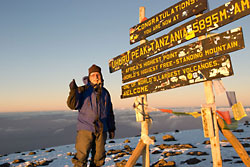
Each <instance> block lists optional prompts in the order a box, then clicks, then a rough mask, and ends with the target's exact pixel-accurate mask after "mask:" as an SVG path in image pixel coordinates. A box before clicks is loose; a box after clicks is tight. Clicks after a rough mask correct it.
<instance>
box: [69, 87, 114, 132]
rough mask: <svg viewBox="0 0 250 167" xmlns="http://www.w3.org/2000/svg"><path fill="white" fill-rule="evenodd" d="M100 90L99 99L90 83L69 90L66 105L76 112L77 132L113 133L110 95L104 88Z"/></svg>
mask: <svg viewBox="0 0 250 167" xmlns="http://www.w3.org/2000/svg"><path fill="white" fill-rule="evenodd" d="M100 89H101V93H100V96H99V97H100V98H98V95H97V94H98V92H97V91H96V90H95V89H94V88H93V86H92V85H91V84H90V83H88V84H87V85H84V86H81V87H78V88H77V89H72V90H70V92H69V96H68V100H67V104H68V107H69V108H70V109H72V110H78V123H77V130H88V131H91V132H97V131H100V130H101V131H103V132H107V131H109V132H112V131H115V119H114V114H113V107H112V103H111V98H110V94H109V92H108V90H107V89H105V88H104V87H101V88H100ZM97 98H98V99H97Z"/></svg>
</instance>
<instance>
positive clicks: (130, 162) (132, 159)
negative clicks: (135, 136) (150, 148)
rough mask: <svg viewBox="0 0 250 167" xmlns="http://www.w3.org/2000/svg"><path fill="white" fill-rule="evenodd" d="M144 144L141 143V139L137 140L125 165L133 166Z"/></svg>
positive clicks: (127, 166)
mask: <svg viewBox="0 0 250 167" xmlns="http://www.w3.org/2000/svg"><path fill="white" fill-rule="evenodd" d="M145 146H146V144H144V143H143V141H142V140H140V141H139V143H138V144H137V146H136V148H135V149H134V151H133V154H132V155H131V156H130V157H129V159H128V162H127V163H126V165H125V167H131V166H134V165H135V163H136V161H137V160H138V158H139V157H140V155H141V153H142V150H143V149H144V148H145Z"/></svg>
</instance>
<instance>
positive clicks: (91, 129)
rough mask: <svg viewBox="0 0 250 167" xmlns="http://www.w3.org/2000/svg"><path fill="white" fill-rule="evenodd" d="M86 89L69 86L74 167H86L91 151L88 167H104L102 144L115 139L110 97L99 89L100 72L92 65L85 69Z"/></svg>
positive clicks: (74, 84) (68, 101)
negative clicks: (74, 113) (74, 134)
mask: <svg viewBox="0 0 250 167" xmlns="http://www.w3.org/2000/svg"><path fill="white" fill-rule="evenodd" d="M88 71H89V76H88V77H89V78H88V83H87V85H84V86H81V87H78V86H77V85H76V83H75V80H74V79H73V81H72V82H71V83H70V85H69V87H70V92H69V96H68V99H67V104H68V107H69V108H70V109H72V110H78V122H77V137H76V144H75V148H76V151H77V152H76V156H75V157H74V158H72V163H73V164H74V167H86V166H87V163H88V155H89V153H90V151H91V154H92V157H91V161H90V166H91V167H96V166H102V165H104V163H105V157H106V156H105V143H106V139H107V132H108V133H109V138H110V139H113V138H114V136H115V119H114V114H113V107H112V103H111V98H110V94H109V92H108V90H107V89H105V88H104V87H103V77H102V73H101V68H100V67H98V66H97V65H95V64H93V65H92V66H91V67H90V68H89V69H88Z"/></svg>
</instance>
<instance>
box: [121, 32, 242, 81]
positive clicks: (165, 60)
mask: <svg viewBox="0 0 250 167" xmlns="http://www.w3.org/2000/svg"><path fill="white" fill-rule="evenodd" d="M244 47H245V45H244V39H243V33H242V28H241V27H238V28H235V29H231V30H229V31H226V32H223V33H220V34H217V35H214V36H212V37H209V38H205V39H203V40H200V41H197V42H193V43H191V44H189V45H186V46H183V47H180V48H177V49H174V50H171V51H168V52H165V53H162V54H159V55H157V56H154V57H151V58H148V59H145V60H143V61H139V62H137V63H136V64H135V63H134V64H131V65H128V66H125V67H124V68H122V81H123V83H125V82H129V81H132V80H135V79H139V78H142V77H146V76H149V75H152V74H155V73H158V72H161V71H167V70H170V69H173V68H175V67H181V66H183V65H187V64H191V63H194V62H197V61H201V60H203V59H208V58H211V57H214V56H218V55H222V54H226V53H229V52H233V51H236V50H239V49H243V48H244Z"/></svg>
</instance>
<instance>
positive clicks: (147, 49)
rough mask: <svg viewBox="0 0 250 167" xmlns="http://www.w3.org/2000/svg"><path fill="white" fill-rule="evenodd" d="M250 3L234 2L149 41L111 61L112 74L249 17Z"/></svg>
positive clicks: (246, 1)
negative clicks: (126, 66)
mask: <svg viewBox="0 0 250 167" xmlns="http://www.w3.org/2000/svg"><path fill="white" fill-rule="evenodd" d="M249 1H250V0H232V1H230V2H228V3H226V4H224V5H222V6H220V7H218V8H216V9H214V10H212V11H210V12H208V13H206V14H203V15H202V16H200V17H198V18H195V19H193V20H191V21H189V22H187V23H185V24H183V25H181V26H179V27H177V28H175V29H173V30H172V31H170V32H169V33H168V34H165V35H163V36H161V37H158V38H156V39H154V40H150V41H147V42H146V43H144V44H142V45H139V46H137V47H135V48H133V49H131V50H129V51H127V52H125V53H123V54H121V55H119V56H117V57H115V58H113V59H111V60H109V70H110V72H111V73H112V72H115V71H117V70H119V69H121V67H123V66H125V65H128V64H132V63H134V62H136V61H138V60H140V59H145V58H147V57H149V56H151V55H154V54H157V53H159V52H162V51H164V50H166V49H169V48H171V47H174V46H176V45H179V44H181V43H184V42H186V41H188V40H190V39H193V38H195V37H198V36H201V35H203V34H205V33H207V32H210V31H212V30H215V29H217V28H219V27H222V26H224V25H226V24H229V23H231V22H233V21H235V20H237V19H240V18H242V17H244V16H246V15H249V14H250V3H249Z"/></svg>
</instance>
